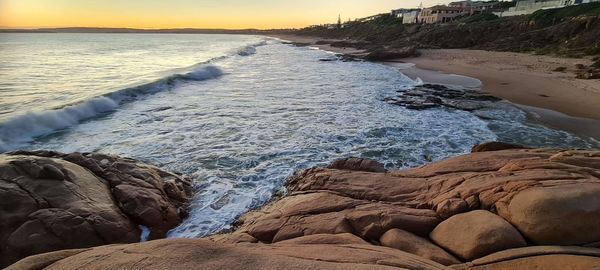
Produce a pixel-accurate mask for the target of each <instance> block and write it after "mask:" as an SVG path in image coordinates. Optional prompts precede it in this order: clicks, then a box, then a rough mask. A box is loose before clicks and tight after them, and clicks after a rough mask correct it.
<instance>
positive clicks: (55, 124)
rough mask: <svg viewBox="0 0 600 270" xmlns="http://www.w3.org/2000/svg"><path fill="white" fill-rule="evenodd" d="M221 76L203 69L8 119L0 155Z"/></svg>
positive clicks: (1, 128) (0, 131)
mask: <svg viewBox="0 0 600 270" xmlns="http://www.w3.org/2000/svg"><path fill="white" fill-rule="evenodd" d="M223 74H224V73H223V71H222V70H221V69H220V68H219V67H216V66H213V65H203V66H200V67H198V68H196V69H194V70H193V71H190V72H188V73H185V74H174V75H171V76H168V77H166V78H162V79H159V80H157V81H154V82H151V83H148V84H144V85H140V86H136V87H131V88H125V89H121V90H118V91H115V92H112V93H108V94H105V95H102V96H98V97H93V98H91V99H88V100H86V101H83V102H80V103H76V104H72V105H67V106H64V107H61V108H57V109H54V110H48V111H42V112H27V113H25V114H22V115H18V116H15V117H12V118H9V119H7V120H5V121H4V122H0V152H5V151H8V150H9V149H10V148H11V147H12V145H14V144H18V143H24V142H28V141H31V140H32V139H33V138H34V137H38V136H42V135H47V134H50V133H52V132H55V131H57V130H61V129H64V128H67V127H70V126H73V125H76V124H78V123H80V122H82V121H84V120H87V119H90V118H94V117H96V116H98V115H101V114H104V113H108V112H111V111H114V110H115V109H117V108H118V107H119V106H121V105H123V104H125V103H128V102H132V101H135V100H137V99H139V98H141V97H143V96H146V95H150V94H154V93H158V92H161V91H166V90H170V89H172V88H173V87H174V86H175V85H177V83H179V82H184V81H204V80H210V79H215V78H218V77H221V76H222V75H223Z"/></svg>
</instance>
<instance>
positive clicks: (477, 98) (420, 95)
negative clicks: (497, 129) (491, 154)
mask: <svg viewBox="0 0 600 270" xmlns="http://www.w3.org/2000/svg"><path fill="white" fill-rule="evenodd" d="M500 100H501V99H500V98H497V97H494V96H490V95H487V94H485V93H482V92H480V91H476V90H470V89H451V88H449V87H448V86H444V85H438V84H423V85H418V86H415V87H414V88H412V89H408V90H401V91H398V95H397V96H396V97H388V98H385V99H384V100H383V101H385V102H387V103H389V104H393V105H398V106H402V107H405V108H407V109H411V110H426V109H431V108H437V107H447V108H452V109H457V110H463V111H475V110H480V109H483V108H486V107H489V105H490V102H496V101H500Z"/></svg>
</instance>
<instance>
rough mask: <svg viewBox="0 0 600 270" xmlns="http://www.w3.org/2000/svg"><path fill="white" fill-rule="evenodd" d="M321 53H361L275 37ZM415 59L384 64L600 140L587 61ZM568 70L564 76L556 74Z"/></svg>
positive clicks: (598, 89) (476, 56) (490, 55)
mask: <svg viewBox="0 0 600 270" xmlns="http://www.w3.org/2000/svg"><path fill="white" fill-rule="evenodd" d="M274 37H277V38H280V39H283V40H288V41H291V42H297V43H304V44H310V46H313V47H318V48H320V49H322V50H326V51H331V52H336V53H342V54H357V53H362V51H361V50H356V49H354V48H337V47H331V46H329V45H327V44H325V45H322V44H315V42H316V41H318V40H326V39H323V38H319V37H310V36H296V35H275V36H274ZM420 52H421V53H422V55H421V56H420V57H417V58H407V59H398V60H394V61H388V62H384V63H383V64H386V65H390V66H394V67H396V68H398V69H399V70H400V71H401V72H402V73H403V74H405V75H406V76H408V77H410V78H413V79H415V78H421V79H422V80H423V81H424V82H428V83H440V84H452V85H462V86H466V87H478V86H480V87H481V89H482V91H484V92H487V93H490V94H492V95H494V96H497V97H500V98H503V99H506V100H508V101H510V102H511V103H513V104H514V105H516V106H517V107H519V108H521V109H522V110H524V111H525V112H527V113H528V115H529V118H530V120H531V121H534V122H538V123H540V124H543V125H546V126H549V127H552V128H555V129H560V130H564V131H568V132H571V133H574V134H577V135H580V136H583V137H591V138H594V139H596V140H600V80H582V79H576V78H575V74H574V72H575V71H576V65H577V64H584V65H589V64H591V60H589V59H574V58H558V57H551V56H540V55H532V54H524V53H512V52H490V51H481V50H462V49H440V50H420ZM559 67H565V68H566V70H565V71H564V72H556V71H553V70H555V69H556V68H559Z"/></svg>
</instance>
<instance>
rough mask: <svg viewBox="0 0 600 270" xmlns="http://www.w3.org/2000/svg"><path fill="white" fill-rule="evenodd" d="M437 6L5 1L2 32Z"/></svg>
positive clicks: (197, 23)
mask: <svg viewBox="0 0 600 270" xmlns="http://www.w3.org/2000/svg"><path fill="white" fill-rule="evenodd" d="M421 2H423V5H425V6H429V5H435V4H438V3H446V1H437V0H290V1H287V0H255V1H253V0H0V27H4V28H38V27H70V26H83V27H132V28H185V27H190V28H229V29H239V28H260V29H265V28H286V27H303V26H307V25H311V24H320V23H327V22H334V21H336V20H337V15H338V14H341V15H342V18H343V19H344V20H347V19H348V18H353V19H354V18H360V17H365V16H369V15H373V14H377V13H382V12H389V10H390V9H392V8H401V7H416V6H418V5H419V4H420V3H421Z"/></svg>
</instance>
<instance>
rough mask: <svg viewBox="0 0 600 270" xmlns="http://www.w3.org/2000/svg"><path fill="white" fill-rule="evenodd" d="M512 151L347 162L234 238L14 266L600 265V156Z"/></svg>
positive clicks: (301, 181)
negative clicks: (384, 165) (383, 166)
mask: <svg viewBox="0 0 600 270" xmlns="http://www.w3.org/2000/svg"><path fill="white" fill-rule="evenodd" d="M500 148H502V147H500ZM510 148H511V149H506V150H499V149H495V148H494V147H490V149H493V150H497V151H486V152H476V153H472V154H468V155H463V156H458V157H454V158H450V159H447V160H444V161H440V162H436V163H431V164H427V165H424V166H421V167H418V168H413V169H407V170H401V171H380V170H373V169H372V168H378V166H374V167H373V166H371V165H373V164H376V163H370V162H368V161H366V160H360V159H349V160H344V161H338V162H336V163H334V164H332V165H330V166H328V167H325V168H312V169H307V170H302V171H299V172H297V173H295V174H294V175H293V176H292V177H290V178H289V179H288V181H287V183H286V188H287V195H286V196H284V197H281V198H277V199H274V200H273V201H272V202H270V203H268V204H267V205H265V206H263V207H261V208H260V209H256V210H254V211H251V212H249V213H247V214H245V215H243V216H242V217H240V218H239V220H238V221H237V222H236V223H235V224H234V226H235V228H234V230H233V231H232V232H229V233H225V234H220V235H215V236H211V237H210V238H209V239H204V240H199V239H195V240H183V239H177V240H160V241H151V242H147V243H142V244H130V245H114V246H106V247H97V248H92V249H83V250H79V251H73V252H71V253H49V254H43V255H38V256H34V257H30V258H26V259H24V260H22V261H20V262H19V263H17V264H15V265H13V269H40V268H34V267H31V265H36V266H39V265H45V266H47V267H46V268H45V269H81V268H85V269H109V268H144V269H160V268H164V267H168V268H169V269H187V268H203V269H217V267H218V268H219V269H297V268H298V269H306V268H310V269H338V268H339V269H450V268H448V267H447V266H444V265H443V264H446V265H449V266H450V267H451V268H452V269H477V270H479V269H536V268H537V269H593V267H596V266H597V265H598V264H599V262H600V250H599V249H596V248H593V247H594V246H597V245H598V243H600V236H599V235H598V233H599V230H600V227H598V226H593V225H594V224H600V223H599V222H598V220H597V219H598V216H600V215H598V213H597V209H599V208H600V202H599V201H598V200H597V199H595V196H593V194H598V190H597V189H598V188H599V187H600V151H592V150H588V151H585V150H572V151H561V150H552V149H512V148H513V147H510ZM364 164H371V165H364ZM51 174H52V173H51ZM542 244H552V245H554V246H539V245H542ZM557 245H571V246H569V247H566V246H557ZM572 245H575V246H572ZM577 246H579V247H577ZM451 253H453V254H454V255H456V257H454V256H453V255H451Z"/></svg>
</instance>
